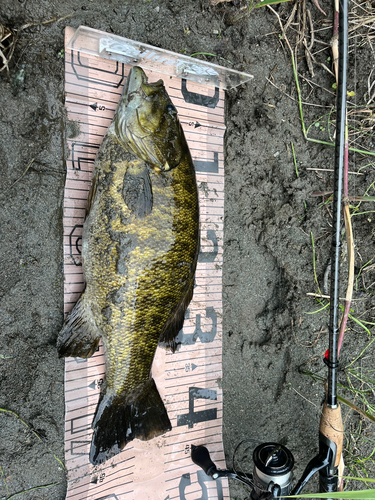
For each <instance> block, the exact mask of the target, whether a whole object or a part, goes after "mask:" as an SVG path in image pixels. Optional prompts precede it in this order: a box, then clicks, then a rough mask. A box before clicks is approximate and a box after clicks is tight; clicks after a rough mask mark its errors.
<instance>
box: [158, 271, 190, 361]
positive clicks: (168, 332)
mask: <svg viewBox="0 0 375 500" xmlns="http://www.w3.org/2000/svg"><path fill="white" fill-rule="evenodd" d="M193 293H194V280H192V281H191V284H190V286H189V288H188V290H187V292H186V294H185V296H184V298H183V300H182V301H181V303H180V304H179V306H178V307H177V309H176V312H175V313H174V315H173V316H172V317H171V318H170V319H169V320H168V321H167V324H166V325H165V327H164V330H163V331H162V333H161V335H160V339H159V342H160V343H162V344H166V347H168V348H169V349H171V351H172V352H175V351H176V349H177V343H176V337H177V335H178V334H179V332H180V330H181V329H182V327H183V326H184V320H185V312H186V309H187V308H188V306H189V304H190V301H191V299H192V298H193Z"/></svg>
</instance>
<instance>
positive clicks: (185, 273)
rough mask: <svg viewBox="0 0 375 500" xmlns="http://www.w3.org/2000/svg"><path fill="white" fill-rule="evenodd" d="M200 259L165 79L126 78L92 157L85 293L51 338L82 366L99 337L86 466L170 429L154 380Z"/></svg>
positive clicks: (190, 191) (188, 173) (193, 206)
mask: <svg viewBox="0 0 375 500" xmlns="http://www.w3.org/2000/svg"><path fill="white" fill-rule="evenodd" d="M198 252H199V207H198V190H197V184H196V179H195V170H194V164H193V161H192V159H191V155H190V152H189V148H188V146H187V142H186V139H185V136H184V133H183V130H182V128H181V125H180V123H179V120H178V117H177V111H176V108H175V106H174V105H173V103H172V101H171V99H170V98H169V96H168V94H167V92H166V90H165V87H164V84H163V81H162V80H159V81H157V82H155V83H149V82H148V80H147V77H146V75H145V73H144V72H143V70H142V69H141V68H139V67H134V68H132V70H131V71H130V73H129V76H128V79H127V82H126V85H125V88H124V91H123V94H122V96H121V99H120V101H119V104H118V106H117V109H116V113H115V116H114V118H113V121H112V123H111V125H110V126H109V129H108V130H107V132H106V135H105V136H104V139H103V143H102V145H101V147H100V149H99V151H98V154H97V157H96V160H95V165H94V172H93V178H92V183H91V188H90V192H89V197H88V204H87V209H86V219H85V222H84V226H83V235H82V259H83V273H84V279H85V283H86V286H85V290H84V292H83V293H82V295H81V297H80V299H79V300H78V302H77V304H76V305H75V307H74V308H73V310H72V311H71V313H70V315H69V316H68V317H67V319H66V321H65V324H64V326H63V328H62V330H61V332H60V333H59V335H58V338H57V348H58V351H59V354H60V355H61V356H74V357H76V356H78V357H83V358H87V357H90V356H92V354H93V353H94V352H95V350H96V349H97V346H98V344H99V340H100V338H102V339H103V345H104V352H105V358H106V380H105V384H104V385H103V387H102V390H101V394H100V398H99V402H98V406H97V409H96V413H95V416H94V420H93V424H92V426H93V429H94V434H93V438H92V444H91V450H90V461H91V462H92V463H93V464H99V463H102V462H104V461H105V460H107V459H109V458H111V457H112V456H114V455H116V454H117V453H119V452H120V451H121V449H123V448H124V446H125V445H126V444H127V443H129V442H130V441H131V440H132V439H134V438H138V439H142V440H148V439H151V438H153V437H155V436H158V435H161V434H164V433H165V432H166V431H168V430H170V429H171V423H170V420H169V417H168V414H167V411H166V408H165V406H164V403H163V401H162V399H161V397H160V395H159V392H158V390H157V388H156V385H155V382H154V380H153V379H152V377H151V376H150V370H151V365H152V361H153V358H154V355H155V351H156V348H157V345H158V343H159V342H165V343H167V344H169V345H170V346H171V347H172V349H175V347H176V345H175V337H176V336H177V334H178V332H179V331H180V330H181V328H182V326H183V322H184V315H185V311H186V309H187V307H188V305H189V302H190V300H191V298H192V296H193V287H194V273H195V269H196V265H197V258H198Z"/></svg>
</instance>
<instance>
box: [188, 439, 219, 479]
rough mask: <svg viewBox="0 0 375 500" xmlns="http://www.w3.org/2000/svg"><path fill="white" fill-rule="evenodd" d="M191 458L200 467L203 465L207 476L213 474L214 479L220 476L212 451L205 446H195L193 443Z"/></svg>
mask: <svg viewBox="0 0 375 500" xmlns="http://www.w3.org/2000/svg"><path fill="white" fill-rule="evenodd" d="M191 459H192V461H193V462H194V463H195V464H196V465H198V467H201V468H202V469H203V470H204V472H205V473H206V474H207V476H211V477H212V478H213V479H216V478H217V477H218V476H219V473H218V470H217V468H216V465H215V464H214V463H213V461H212V460H211V457H210V453H209V451H208V450H207V448H206V447H205V446H203V445H199V446H194V445H193V444H192V445H191Z"/></svg>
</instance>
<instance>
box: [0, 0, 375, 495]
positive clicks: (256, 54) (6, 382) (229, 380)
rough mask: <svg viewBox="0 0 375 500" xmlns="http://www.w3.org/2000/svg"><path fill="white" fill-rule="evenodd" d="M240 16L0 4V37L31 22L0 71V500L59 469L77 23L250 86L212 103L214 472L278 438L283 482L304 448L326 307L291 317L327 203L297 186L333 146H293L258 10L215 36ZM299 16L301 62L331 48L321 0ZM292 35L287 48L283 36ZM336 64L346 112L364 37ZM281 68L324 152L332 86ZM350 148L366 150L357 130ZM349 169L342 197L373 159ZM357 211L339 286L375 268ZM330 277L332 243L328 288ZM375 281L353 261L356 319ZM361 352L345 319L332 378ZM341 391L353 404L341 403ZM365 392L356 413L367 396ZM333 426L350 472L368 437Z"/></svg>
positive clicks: (302, 300) (186, 5)
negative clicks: (219, 361) (217, 429)
mask: <svg viewBox="0 0 375 500" xmlns="http://www.w3.org/2000/svg"><path fill="white" fill-rule="evenodd" d="M240 5H241V4H240V3H239V2H238V1H234V2H230V3H224V4H219V5H218V6H216V7H214V6H210V5H209V2H208V0H200V1H193V0H150V1H146V0H137V1H134V0H108V1H103V2H99V1H98V0H93V1H89V0H80V1H78V2H77V1H73V0H64V1H62V2H61V1H60V2H58V1H57V0H24V1H21V0H2V2H1V6H0V21H1V23H2V24H3V25H4V26H8V27H10V28H14V29H17V28H19V27H21V26H22V25H23V24H25V23H28V22H34V23H35V24H36V25H35V26H31V27H29V28H27V29H24V30H22V31H21V32H20V33H19V39H18V42H17V46H16V49H15V52H14V56H13V59H12V61H11V63H10V78H8V77H7V74H6V71H3V72H2V73H1V74H0V96H1V98H0V99H1V101H0V102H1V106H0V172H1V188H0V207H1V209H0V221H1V226H0V241H1V265H0V325H1V335H0V409H1V410H0V467H1V468H0V498H1V499H7V498H10V497H11V496H12V495H13V494H15V493H18V492H22V491H25V490H29V489H30V488H34V487H38V486H46V485H52V486H49V487H46V488H41V489H37V490H30V491H28V492H26V493H23V494H22V495H21V496H20V498H22V499H25V500H26V499H28V500H29V499H30V500H31V499H54V500H63V499H64V498H65V489H66V483H65V473H64V469H63V467H62V465H61V464H60V460H61V461H62V460H63V458H64V454H63V439H64V426H63V423H64V392H63V390H64V387H63V380H64V378H63V367H64V360H60V359H59V358H58V355H57V351H56V348H55V339H56V336H57V333H58V331H59V329H60V327H61V324H62V321H63V282H64V277H63V272H62V199H63V189H64V181H65V157H66V152H67V151H66V149H65V137H66V127H65V109H64V60H63V57H62V55H63V54H62V53H61V50H62V49H63V46H64V45H63V43H64V42H63V40H64V39H63V36H64V27H65V26H72V27H75V28H76V27H78V26H79V25H86V26H90V27H92V28H96V29H100V30H103V31H108V32H113V33H115V34H118V35H121V36H126V37H127V38H131V39H134V40H139V41H142V42H146V43H149V44H152V45H155V46H159V47H163V48H165V49H168V50H172V51H175V52H181V53H184V54H187V55H190V54H193V53H196V52H205V53H211V54H217V56H218V57H217V58H213V57H211V56H207V59H209V60H211V61H212V62H216V63H219V64H222V65H226V66H228V67H232V68H234V69H237V70H242V71H245V72H248V73H251V74H253V75H254V77H255V78H254V80H253V82H251V83H248V84H246V85H244V86H242V87H239V88H237V89H234V90H231V91H229V92H228V93H227V110H226V113H227V120H226V123H227V134H226V165H225V175H226V179H225V183H226V184H225V186H226V187H225V189H226V198H225V210H226V212H225V213H226V215H225V247H224V293H223V298H224V346H223V347H224V348H223V370H224V378H223V384H224V385H223V388H224V442H225V450H226V454H227V459H228V465H230V461H231V458H232V454H233V451H234V449H235V447H236V445H237V444H238V443H240V442H241V441H242V440H244V439H252V440H254V441H255V442H263V441H272V440H275V441H278V442H280V443H282V444H284V445H287V446H288V447H289V449H290V450H291V451H292V453H293V454H294V457H295V460H296V469H295V473H296V476H297V477H298V476H299V475H300V473H301V471H302V470H303V468H304V466H305V465H306V463H307V462H308V460H309V459H310V458H311V457H312V456H313V455H314V454H316V452H317V445H318V425H319V415H320V411H321V404H322V401H323V399H324V387H323V385H322V383H321V382H318V381H314V380H313V379H312V378H311V377H308V376H306V375H305V374H303V373H302V371H301V368H303V369H306V370H309V371H312V372H314V373H316V374H318V375H320V376H325V375H326V367H325V365H324V363H323V361H322V358H323V355H324V352H325V350H326V348H327V339H328V334H327V319H328V313H327V309H325V310H324V311H321V312H320V313H316V314H308V313H311V312H313V311H316V310H318V309H320V308H321V307H322V306H321V305H319V304H318V303H317V302H316V301H314V299H312V298H309V297H307V295H306V293H307V292H315V291H317V286H316V284H315V282H314V269H313V247H312V241H311V233H313V236H314V242H315V261H316V275H317V279H318V281H319V284H320V287H321V289H322V290H323V288H324V287H323V281H324V275H325V272H326V269H327V265H328V261H329V250H330V231H331V213H330V207H331V205H330V202H328V203H323V201H326V199H327V198H328V197H326V198H325V199H323V197H322V196H320V197H311V192H312V191H329V190H330V189H331V187H332V174H331V173H329V172H327V171H319V170H308V169H311V168H319V169H329V168H332V167H333V161H334V151H333V148H332V147H330V146H326V145H322V144H318V143H312V142H307V141H306V140H305V139H304V137H303V134H302V129H301V122H300V116H299V112H298V105H297V101H296V97H297V94H296V90H295V82H294V77H293V72H292V67H291V62H290V53H289V52H288V49H287V48H283V44H282V40H281V39H280V37H279V33H280V30H279V26H278V23H277V18H276V16H275V14H273V13H272V12H271V11H269V10H268V9H266V8H262V9H258V10H256V11H254V12H253V13H252V14H251V16H250V17H248V18H245V19H242V20H240V21H239V22H237V23H235V24H233V25H231V24H230V23H229V22H228V15H229V16H230V15H233V14H235V13H236V12H238V10H239V7H240ZM306 5H307V7H308V8H309V10H310V11H311V14H312V19H313V23H314V29H315V38H316V39H319V43H318V42H315V46H314V50H313V51H317V52H318V51H319V50H320V49H324V48H325V47H326V46H325V45H324V43H328V42H329V39H330V37H331V33H332V31H331V28H329V24H330V21H329V19H331V18H332V12H331V7H330V5H325V6H324V8H325V10H326V11H327V14H328V16H327V18H325V17H324V16H323V14H322V13H320V12H319V11H318V9H317V8H316V7H315V6H314V5H312V4H310V3H308V4H306ZM292 8H293V3H292V2H290V3H287V4H284V5H281V6H277V7H276V10H277V12H278V13H279V15H280V16H281V18H282V20H283V22H286V20H287V19H288V16H289V15H290V12H291V10H292ZM68 14H72V15H71V17H70V18H67V19H65V20H63V21H60V22H57V23H56V22H52V23H50V24H44V25H41V24H38V23H41V22H42V21H48V20H50V19H53V18H54V16H57V17H58V18H60V17H63V16H67V15H68ZM293 26H294V25H292V28H293V29H295V26H294V27H293ZM293 29H292V31H291V32H290V37H291V38H290V40H291V42H293V41H295V35H294V34H293ZM306 36H307V40H308V41H309V40H311V38H310V35H309V34H307V35H306ZM330 55H331V54H330V52H329V49H327V50H324V51H323V52H318V53H317V54H316V59H317V60H318V61H319V62H323V63H324V64H326V65H327V66H330V64H331V63H330V61H329V60H328V58H329V57H330ZM350 57H351V59H350V70H349V87H350V90H352V91H354V92H355V98H352V101H353V103H354V102H355V103H356V104H357V106H362V107H363V106H364V105H365V103H366V102H367V101H366V99H367V100H368V98H369V96H368V95H367V97H366V93H367V92H368V88H367V87H368V76H369V75H370V71H371V68H372V67H373V65H374V59H373V55H372V53H371V50H370V47H369V45H368V44H367V45H366V43H364V44H362V45H361V44H360V43H358V44H357V49H356V50H353V51H351V54H350ZM298 62H299V73H300V75H301V76H300V83H301V88H302V96H303V100H304V101H306V102H308V103H309V105H305V106H304V112H305V120H306V123H307V124H311V123H313V122H315V125H313V126H312V128H311V131H310V135H311V136H313V137H316V138H319V139H321V140H326V141H327V140H329V137H327V132H328V126H327V122H326V121H323V120H321V119H320V118H319V117H321V116H322V115H324V114H326V113H329V112H330V109H331V107H332V106H333V104H334V99H335V96H334V91H333V90H332V84H333V82H334V78H333V77H332V75H330V74H329V73H328V72H327V71H325V70H324V69H323V68H322V67H321V66H319V65H314V70H315V73H316V74H315V77H314V78H312V77H311V75H310V74H309V72H308V68H307V65H306V60H305V57H304V53H303V51H302V50H301V51H300V52H299V58H298ZM309 80H313V81H314V82H315V83H309ZM272 84H274V85H276V86H277V87H275V86H274V85H272ZM316 84H318V85H319V86H317V85H316ZM312 104H313V105H312ZM317 105H318V106H320V107H317ZM366 116H367V115H366ZM331 118H334V115H332V116H331ZM361 119H362V118H361ZM317 123H318V125H317ZM357 127H358V128H359V129H361V127H362V129H363V127H370V129H371V123H370V124H368V123H367V122H366V123H365V122H364V121H363V120H362V122H360V120H359V121H358V123H357ZM323 129H324V130H323ZM362 129H361V130H362ZM332 131H333V129H332V127H331V134H332ZM292 145H293V147H294V152H295V159H296V162H297V167H298V176H297V173H296V168H295V164H294V161H293V154H292ZM357 148H360V149H364V148H367V149H369V150H373V149H374V141H373V139H372V136H371V130H370V132H369V133H368V135H367V136H366V137H364V138H362V139H361V140H360V141H359V142H358V143H357ZM350 159H351V167H350V169H351V170H354V171H359V170H361V173H362V174H364V175H361V176H352V177H351V180H350V186H351V187H350V189H351V192H352V194H353V195H354V194H355V195H363V194H364V193H365V191H366V189H367V188H368V187H369V186H370V185H371V183H373V182H374V166H373V164H372V163H371V158H370V157H366V156H364V155H362V154H359V153H356V154H354V153H351V154H350ZM31 161H32V163H30V162H31ZM366 165H367V166H366ZM26 169H27V172H26V173H24V172H25V170H26ZM23 174H24V175H23ZM373 190H374V189H373V188H372V192H369V194H371V195H373ZM371 210H374V207H373V204H370V203H366V204H362V206H361V209H360V210H359V211H358V212H361V213H362V212H368V213H362V215H360V214H359V215H356V216H355V217H353V221H354V230H355V243H356V276H357V275H358V273H359V272H360V270H361V267H362V266H364V265H365V264H366V263H368V262H369V261H370V260H371V259H372V258H373V257H374V239H375V232H374V229H373V228H374V223H373V219H374V217H373V213H371V212H369V211H371ZM369 266H370V265H369ZM369 266H368V267H369ZM345 272H346V254H345V245H343V273H342V280H343V282H344V281H345ZM374 280H375V277H374V270H373V268H369V269H367V268H366V269H365V270H363V271H362V272H361V275H360V277H358V279H357V281H356V288H355V292H354V298H355V299H356V300H355V301H354V302H353V306H352V309H353V315H354V316H355V317H356V318H361V319H363V320H366V321H373V318H374V309H375V298H374V295H373V291H371V290H373V286H372V288H371V283H373V282H374ZM343 293H344V290H343ZM325 303H326V302H325ZM367 326H368V328H371V325H367ZM368 342H369V336H368V334H367V332H366V331H365V330H364V329H363V328H361V327H360V326H359V325H358V324H357V323H355V322H351V323H350V332H349V333H348V335H347V337H346V339H345V341H344V347H343V353H342V363H341V370H340V374H339V379H340V382H342V383H344V384H345V385H348V380H347V376H348V370H347V369H345V368H344V367H345V366H346V365H348V363H349V362H350V361H352V360H353V359H354V358H355V357H357V355H358V354H359V353H360V352H361V351H362V349H363V348H364V347H365V346H366V345H367V344H368ZM372 353H373V349H371V347H370V348H369V349H368V350H367V351H366V353H365V355H364V356H362V358H361V360H359V361H356V362H355V363H354V365H352V368H353V367H357V368H358V369H359V368H360V369H361V370H364V371H365V370H369V369H371V367H372V364H371V358H372ZM353 380H354V379H353ZM353 383H355V382H353ZM356 387H359V385H358V384H357V386H356ZM343 394H345V392H343ZM346 395H347V397H351V398H352V399H354V395H353V392H351V393H349V392H347V393H346ZM368 398H369V401H371V398H372V402H373V400H374V399H373V398H374V396H373V395H371V394H370V395H369V396H368ZM357 402H358V401H357ZM359 404H360V403H359ZM4 410H6V411H4ZM11 412H14V413H11ZM344 415H345V417H346V422H345V423H346V429H347V433H346V438H347V441H346V450H349V451H350V453H351V454H349V456H348V461H349V462H350V460H352V459H353V456H354V455H353V453H355V454H357V455H358V456H367V455H366V454H368V453H369V449H372V448H373V446H372V448H371V442H370V444H369V439H371V438H373V429H371V427H370V424H369V423H368V422H367V421H366V420H362V418H360V417H359V416H358V415H357V414H355V413H353V412H349V411H348V409H347V408H344ZM17 416H18V417H19V418H18V417H17ZM21 419H22V420H21ZM33 430H35V431H36V432H37V433H38V435H39V436H40V437H41V439H38V438H37V437H36V436H35V434H33ZM353 439H354V441H355V443H356V448H355V449H354V448H352V445H353V443H354V441H353ZM253 447H254V442H250V443H247V444H244V445H243V446H242V447H241V448H240V451H239V454H238V455H237V461H236V463H237V466H238V467H241V468H242V469H243V470H249V469H251V467H252V466H251V451H252V449H253ZM353 450H354V451H353ZM350 463H351V462H350ZM352 472H355V470H352ZM231 492H232V494H231V496H232V498H233V499H238V500H240V499H245V498H248V495H249V493H248V492H247V491H246V490H245V489H244V488H243V487H241V486H236V485H232V489H231Z"/></svg>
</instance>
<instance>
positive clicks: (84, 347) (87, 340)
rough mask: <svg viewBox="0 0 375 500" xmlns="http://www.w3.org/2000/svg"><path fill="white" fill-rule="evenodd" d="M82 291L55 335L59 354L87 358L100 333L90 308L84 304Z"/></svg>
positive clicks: (92, 351)
mask: <svg viewBox="0 0 375 500" xmlns="http://www.w3.org/2000/svg"><path fill="white" fill-rule="evenodd" d="M84 295H85V294H84V293H83V294H82V295H81V297H80V298H79V300H78V302H77V303H76V305H75V306H74V308H73V310H72V312H71V313H70V314H69V316H68V317H67V318H66V320H65V324H64V326H63V327H62V330H61V332H60V333H59V335H58V337H57V350H58V352H59V355H60V356H73V357H76V356H77V357H80V358H89V357H90V356H92V355H93V354H94V352H95V351H96V349H97V347H98V345H99V340H100V333H99V331H98V329H97V327H96V324H95V322H94V317H93V314H92V312H91V308H90V307H89V306H88V305H87V304H85V300H84Z"/></svg>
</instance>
